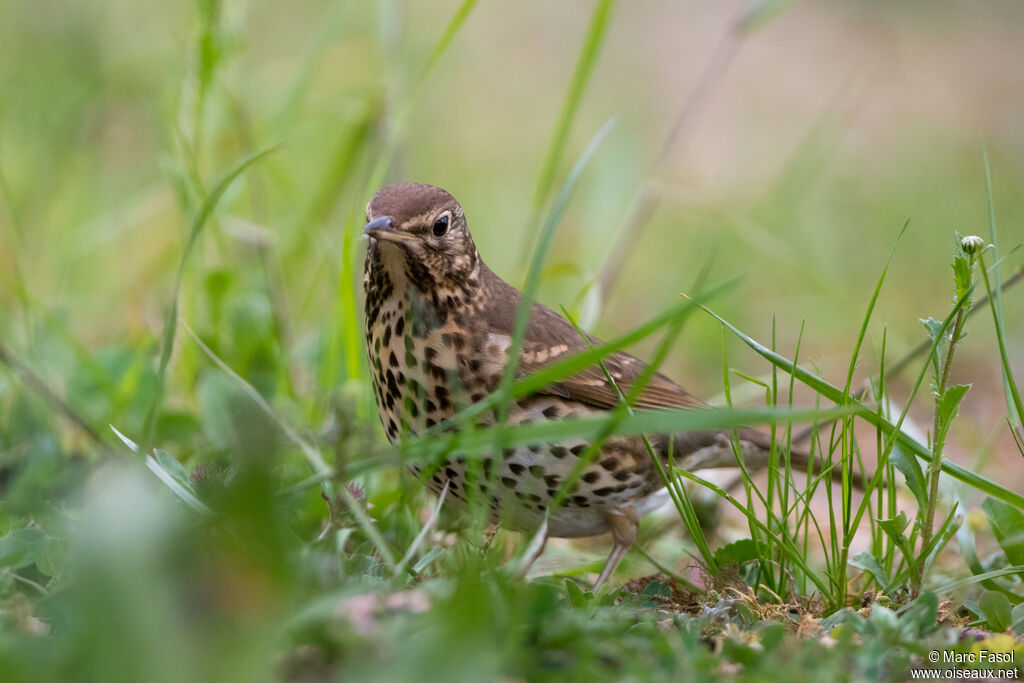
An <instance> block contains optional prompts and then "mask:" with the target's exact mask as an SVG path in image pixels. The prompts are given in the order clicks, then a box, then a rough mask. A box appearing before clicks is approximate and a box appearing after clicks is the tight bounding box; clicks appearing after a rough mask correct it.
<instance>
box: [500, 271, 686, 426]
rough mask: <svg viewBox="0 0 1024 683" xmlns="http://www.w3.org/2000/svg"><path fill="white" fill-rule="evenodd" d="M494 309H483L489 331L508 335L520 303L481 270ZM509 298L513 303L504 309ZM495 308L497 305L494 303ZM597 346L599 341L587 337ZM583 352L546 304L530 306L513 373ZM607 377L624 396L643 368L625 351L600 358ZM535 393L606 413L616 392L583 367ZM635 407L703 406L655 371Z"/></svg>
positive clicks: (596, 367) (584, 347)
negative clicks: (519, 352) (575, 402)
mask: <svg viewBox="0 0 1024 683" xmlns="http://www.w3.org/2000/svg"><path fill="white" fill-rule="evenodd" d="M487 276H489V277H488V278H487V279H488V280H490V281H489V282H488V283H487V284H488V285H489V287H488V289H489V291H490V292H491V294H492V298H491V301H493V302H494V303H495V304H496V305H493V306H491V305H489V306H486V310H485V313H486V314H487V317H488V324H489V327H490V329H491V331H492V333H495V334H500V335H511V334H512V329H513V327H514V325H515V314H516V309H517V308H518V303H519V299H520V294H519V291H518V290H516V289H515V288H513V287H511V286H510V285H508V284H506V283H505V282H504V281H503V280H501V279H500V278H498V277H497V276H496V275H494V274H493V273H491V272H490V271H487V274H486V275H485V277H487ZM512 300H514V304H515V305H511V306H510V305H509V304H510V303H512ZM499 304H500V305H499ZM588 337H589V339H590V343H591V344H592V345H593V346H595V347H597V346H601V345H602V344H603V342H602V341H601V340H600V339H597V338H596V337H592V336H590V335H588ZM587 349H588V346H587V344H586V342H584V341H583V339H582V338H581V337H580V334H579V332H577V331H576V328H575V327H573V326H572V324H571V323H570V322H569V321H568V320H566V319H565V318H563V317H562V316H560V315H559V314H557V313H555V312H554V311H552V310H551V309H550V308H548V307H547V306H544V305H542V304H539V303H535V304H534V305H533V308H532V309H531V311H530V320H529V323H528V325H527V328H526V334H525V336H524V338H523V351H522V354H521V356H520V360H519V374H520V375H528V374H530V373H532V372H535V371H536V370H538V369H540V368H542V367H544V366H546V365H551V364H552V363H556V362H558V361H561V360H564V359H566V358H569V357H571V356H575V355H577V354H579V353H582V352H584V351H586V350H587ZM603 363H604V366H605V368H606V369H607V370H608V374H609V375H611V376H612V379H614V380H615V384H616V385H618V388H619V389H620V390H621V391H622V393H623V394H628V393H629V391H630V389H632V387H633V385H634V383H635V382H636V380H637V378H638V377H639V376H640V374H641V373H642V372H643V370H644V368H646V367H647V366H646V364H645V363H644V362H643V361H642V360H640V359H639V358H636V357H635V356H631V355H630V354H628V353H624V352H621V351H620V352H617V353H613V354H610V355H609V356H606V357H605V358H604V360H603ZM540 393H544V394H551V395H556V396H562V397H564V398H568V399H571V400H574V401H580V402H581V403H586V404H587V405H590V406H593V407H595V408H601V409H609V408H612V407H614V406H616V405H618V404H619V402H620V399H619V393H618V391H616V389H615V387H614V386H613V385H612V384H611V383H610V382H609V381H608V379H607V377H606V376H605V373H604V371H603V370H602V369H601V367H600V365H593V366H591V367H588V368H586V369H584V370H582V371H580V372H578V373H576V374H575V375H572V376H571V377H567V378H565V379H562V380H560V381H558V382H556V383H554V384H551V385H549V386H548V387H546V388H545V389H543V390H542V391H541V392H540ZM634 406H636V407H638V408H686V407H692V408H699V407H705V404H704V403H702V402H701V401H700V400H698V399H697V398H695V397H694V396H693V395H691V394H689V393H688V392H687V391H686V390H685V389H683V388H682V387H681V386H679V385H678V384H676V383H675V382H673V381H672V380H671V379H669V378H668V377H666V376H665V375H663V374H661V373H656V374H655V375H654V376H653V377H651V379H650V381H649V382H648V383H647V385H646V386H645V388H644V390H643V392H642V393H641V394H640V396H639V397H637V399H636V400H635V401H634Z"/></svg>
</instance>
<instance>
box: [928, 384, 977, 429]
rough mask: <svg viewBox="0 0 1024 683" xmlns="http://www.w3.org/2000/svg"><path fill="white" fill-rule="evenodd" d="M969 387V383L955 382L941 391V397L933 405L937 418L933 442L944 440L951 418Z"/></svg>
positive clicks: (955, 413)
mask: <svg viewBox="0 0 1024 683" xmlns="http://www.w3.org/2000/svg"><path fill="white" fill-rule="evenodd" d="M970 388H971V385H970V384H955V385H953V386H951V387H948V388H947V389H946V391H945V392H943V394H942V398H940V399H939V403H938V405H937V406H935V410H936V411H937V412H938V418H939V432H938V434H936V435H935V443H942V442H944V441H945V440H946V433H947V432H949V427H950V425H951V424H952V423H953V418H955V417H956V416H957V413H958V412H959V410H960V402H961V401H963V400H964V396H965V395H966V394H967V390H968V389H970Z"/></svg>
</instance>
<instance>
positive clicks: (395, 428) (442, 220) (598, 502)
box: [363, 184, 807, 589]
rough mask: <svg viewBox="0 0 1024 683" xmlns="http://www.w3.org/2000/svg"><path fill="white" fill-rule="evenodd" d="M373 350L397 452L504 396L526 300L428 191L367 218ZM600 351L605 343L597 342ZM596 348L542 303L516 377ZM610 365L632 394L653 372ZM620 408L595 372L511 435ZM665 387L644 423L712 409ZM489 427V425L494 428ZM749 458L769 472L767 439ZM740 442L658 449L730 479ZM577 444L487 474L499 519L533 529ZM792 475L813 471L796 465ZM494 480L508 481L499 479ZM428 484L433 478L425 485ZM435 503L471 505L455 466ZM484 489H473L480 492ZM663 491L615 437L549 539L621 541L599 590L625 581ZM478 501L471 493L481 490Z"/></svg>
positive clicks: (652, 387) (509, 455)
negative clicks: (619, 571)
mask: <svg viewBox="0 0 1024 683" xmlns="http://www.w3.org/2000/svg"><path fill="white" fill-rule="evenodd" d="M366 219H367V223H366V227H365V229H364V232H365V234H366V235H368V236H369V237H370V240H369V247H368V249H367V252H366V267H365V273H364V280H363V282H364V287H365V290H366V346H367V350H368V353H369V362H370V371H371V374H372V376H373V387H374V391H375V393H376V398H377V408H378V410H379V411H380V419H381V422H382V423H383V424H384V428H385V430H386V432H387V436H388V439H390V440H391V441H392V442H396V441H398V440H399V439H401V438H403V437H404V436H406V435H411V434H416V433H418V432H421V431H422V430H425V429H427V428H429V427H431V426H433V425H435V424H438V423H440V422H441V421H442V420H444V419H445V418H447V417H450V416H451V415H453V414H454V413H455V412H456V411H457V410H458V409H460V408H462V407H464V406H465V405H468V404H469V403H472V402H476V401H479V400H481V399H482V398H484V397H485V396H487V395H488V394H490V393H491V392H493V391H495V389H496V388H497V386H498V384H499V382H500V381H501V377H502V373H503V370H504V368H505V365H506V362H507V360H508V348H509V346H510V339H511V336H512V333H513V326H514V324H515V318H516V314H517V311H518V308H519V304H520V300H521V293H520V292H519V290H517V289H516V288H514V287H512V286H511V285H509V284H508V283H506V282H505V281H504V280H502V279H501V278H500V277H498V276H497V275H495V274H494V272H492V271H491V269H490V268H488V267H487V265H486V264H484V262H483V260H481V258H480V254H479V253H478V252H477V249H476V246H475V245H474V243H473V238H472V237H471V236H470V233H469V228H468V227H467V224H466V217H465V215H464V214H463V212H462V208H461V207H460V206H459V204H458V203H457V202H456V201H455V199H454V198H453V197H452V196H451V195H450V194H448V193H447V192H446V191H444V190H442V189H440V188H437V187H433V186H430V185H419V184H404V185H391V186H388V187H385V188H383V189H381V190H380V191H379V192H377V194H376V195H374V197H373V199H372V200H370V203H369V204H368V205H367V207H366ZM590 340H591V342H592V343H594V344H599V343H600V342H599V340H597V339H596V338H593V337H591V338H590ZM586 349H587V345H586V342H585V341H584V340H583V339H582V338H581V337H580V335H579V333H578V332H577V331H576V329H575V328H574V327H573V326H572V325H571V324H570V323H569V322H568V321H567V320H566V319H565V318H563V317H562V316H560V315H558V314H557V313H555V312H554V311H552V310H551V309H549V308H547V307H545V306H543V305H541V304H539V303H534V304H533V306H532V308H531V310H530V317H529V323H528V326H527V328H526V335H525V338H524V340H523V344H522V350H521V354H520V358H519V364H518V374H519V375H526V374H529V373H531V372H534V371H535V370H537V369H538V368H540V367H542V366H544V365H547V364H550V363H552V362H555V361H558V360H560V359H563V358H566V357H568V356H570V355H573V354H577V353H580V352H581V351H584V350H586ZM604 365H605V368H606V369H607V371H608V372H609V374H610V375H611V376H612V378H613V379H614V381H615V383H616V384H617V385H618V388H619V390H621V391H623V392H628V391H629V389H630V387H631V386H632V385H633V382H634V381H635V380H636V379H637V377H638V375H639V374H640V373H641V371H642V370H643V368H644V367H645V366H644V363H643V362H642V361H640V360H639V359H637V358H635V357H634V356H631V355H629V354H627V353H614V354H612V355H610V356H608V357H606V358H605V359H604ZM619 401H620V397H619V393H618V390H616V387H615V386H613V385H612V384H611V383H610V382H608V381H607V379H606V376H605V374H604V371H603V370H602V369H601V368H600V367H598V366H594V367H591V368H589V369H587V370H584V371H582V372H580V373H578V374H576V375H573V376H571V377H569V378H566V379H563V380H560V381H558V382H557V383H555V384H552V385H550V386H548V387H546V388H545V389H543V390H541V391H538V392H537V393H535V394H533V395H531V396H529V397H526V398H523V399H520V400H518V401H516V402H515V403H514V404H513V405H512V406H510V408H509V410H508V414H507V423H508V424H522V423H526V422H539V421H543V420H556V419H562V418H567V417H573V416H583V415H592V414H594V413H603V412H606V411H609V410H611V409H612V408H613V407H615V406H616V404H618V403H619ZM704 406H705V404H703V403H702V402H701V401H699V400H697V399H696V398H694V397H693V396H692V395H690V394H689V393H687V392H686V391H685V390H684V389H683V388H682V387H680V386H679V385H678V384H676V383H675V382H673V381H672V380H671V379H669V378H668V377H665V376H664V375H661V374H655V375H654V376H653V378H652V379H651V380H650V382H649V384H648V385H647V386H646V388H645V389H644V390H643V392H642V393H641V394H640V395H639V397H638V398H637V400H636V402H635V406H634V407H636V408H638V409H645V408H647V409H657V408H678V407H692V408H701V407H704ZM490 419H491V420H493V416H492V417H491V418H490ZM738 434H739V446H740V447H741V452H742V454H743V456H744V458H745V460H746V461H747V462H748V463H749V464H751V466H764V463H765V462H766V461H767V453H768V448H769V439H768V437H767V435H765V434H763V433H761V432H758V431H756V430H752V429H741V430H739V432H738ZM731 439H732V433H731V430H730V432H729V433H725V432H722V431H688V432H681V433H677V434H672V435H667V434H663V435H659V436H654V437H651V438H650V442H651V444H652V446H653V449H654V451H655V453H656V454H657V455H658V456H659V457H661V458H662V459H667V457H668V453H669V442H670V440H671V441H673V442H674V443H673V444H672V450H673V455H674V458H675V460H676V462H677V463H688V467H690V468H693V469H699V468H703V467H715V466H734V465H735V463H736V459H735V454H734V450H733V445H732V441H731ZM587 445H588V444H587V443H585V442H584V441H582V440H580V439H576V440H572V441H568V442H562V443H554V444H538V445H531V446H529V447H520V448H515V449H506V450H505V451H504V452H503V453H501V454H500V457H498V458H494V459H493V460H485V461H484V462H483V466H484V473H485V474H488V475H490V476H488V477H482V478H481V482H485V481H490V482H493V484H494V489H493V490H486V493H487V494H488V496H489V498H490V506H491V515H492V517H493V519H494V521H496V522H500V523H501V524H503V525H505V526H507V527H509V528H513V529H520V530H528V529H532V528H537V527H538V525H540V524H541V522H542V520H543V519H544V516H545V514H547V513H548V512H549V511H548V505H549V503H550V502H551V501H552V499H553V497H554V496H555V495H556V493H557V492H558V489H559V486H560V485H561V484H562V482H563V480H564V478H565V477H566V476H567V474H568V473H569V472H570V471H571V470H572V469H573V465H574V464H575V463H576V462H577V461H578V459H579V458H580V456H581V455H582V454H583V452H584V451H585V449H586V448H587ZM791 458H792V462H793V463H794V465H797V466H799V465H804V466H806V464H807V458H806V455H804V454H800V453H797V452H795V451H794V452H793V453H792V454H791ZM494 467H497V468H498V470H497V471H496V472H495V471H494ZM428 474H429V473H428ZM426 479H427V481H426V483H427V485H428V486H429V487H430V489H431V490H432V491H433V492H434V493H440V491H441V490H442V489H443V488H444V487H445V486H446V485H447V487H448V496H449V499H452V500H454V501H457V502H459V503H464V502H465V500H466V498H467V494H468V493H469V491H467V489H468V488H469V487H468V486H467V481H466V479H467V467H466V463H465V462H464V461H461V460H459V459H453V460H451V461H449V462H446V463H444V464H443V465H442V466H441V467H440V468H439V469H437V470H436V471H435V472H434V473H433V474H432V475H430V476H428V477H426ZM481 482H476V486H484V484H483V483H481ZM662 487H663V482H662V479H661V477H660V476H659V474H658V472H657V469H656V467H655V466H654V464H653V463H652V462H651V459H650V456H649V454H648V452H647V450H646V448H645V446H644V444H643V442H642V440H641V438H640V437H613V438H610V439H608V440H607V441H606V442H605V443H604V444H603V445H602V447H601V450H600V452H599V453H598V455H597V457H596V458H594V459H593V461H592V462H591V463H590V464H589V465H588V466H587V467H586V468H585V469H584V470H583V473H582V476H581V477H580V478H579V480H578V481H577V483H576V485H575V488H574V489H572V490H571V491H570V492H569V495H568V496H567V497H566V498H565V500H564V502H563V504H562V505H561V506H560V507H559V509H557V510H553V511H551V512H550V517H549V519H548V534H549V535H552V536H558V537H580V536H594V535H598V534H601V533H604V532H606V531H611V532H612V537H613V540H614V547H613V549H612V552H611V554H610V556H609V558H608V561H607V562H606V563H605V566H604V569H603V570H602V571H601V574H600V576H599V577H598V579H597V582H596V584H595V589H596V588H597V587H599V586H600V585H601V584H602V583H603V582H604V581H605V580H606V579H607V578H608V577H609V576H610V575H611V573H612V572H613V571H614V570H615V568H616V566H617V565H618V563H619V561H620V560H621V559H622V557H623V556H624V555H625V552H626V551H627V550H628V549H629V547H630V545H631V544H632V543H633V541H634V540H635V538H636V533H637V525H638V519H639V517H641V516H643V515H644V514H646V513H647V512H650V511H651V510H652V509H653V508H654V507H656V506H657V505H658V504H660V503H661V501H662V497H660V496H657V495H656V494H657V492H658V491H659V490H660V489H662ZM474 488H475V487H474Z"/></svg>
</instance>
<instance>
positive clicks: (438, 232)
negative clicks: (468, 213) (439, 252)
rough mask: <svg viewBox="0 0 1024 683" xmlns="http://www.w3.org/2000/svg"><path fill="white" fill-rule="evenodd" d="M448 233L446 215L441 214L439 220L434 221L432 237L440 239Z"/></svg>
mask: <svg viewBox="0 0 1024 683" xmlns="http://www.w3.org/2000/svg"><path fill="white" fill-rule="evenodd" d="M446 232H448V214H442V215H441V217H440V218H438V219H437V220H436V221H434V235H435V236H436V237H441V236H442V235H444V234H445V233H446Z"/></svg>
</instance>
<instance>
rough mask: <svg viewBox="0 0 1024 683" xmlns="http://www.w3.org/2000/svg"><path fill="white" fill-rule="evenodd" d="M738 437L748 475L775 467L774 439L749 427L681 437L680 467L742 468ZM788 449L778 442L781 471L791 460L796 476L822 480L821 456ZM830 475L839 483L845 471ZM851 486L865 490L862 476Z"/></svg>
mask: <svg viewBox="0 0 1024 683" xmlns="http://www.w3.org/2000/svg"><path fill="white" fill-rule="evenodd" d="M734 436H735V437H736V440H737V443H738V444H739V454H740V455H741V456H742V458H743V466H744V467H745V468H746V469H747V471H748V472H754V471H759V470H763V469H766V468H767V467H769V466H770V465H771V447H772V443H771V437H770V436H769V435H768V434H765V433H764V432H760V431H758V430H756V429H751V428H749V427H741V428H739V429H737V430H736V432H735V434H734V433H733V432H732V431H699V432H682V433H680V434H677V435H676V436H675V443H674V444H673V446H674V450H675V461H676V465H677V466H678V467H681V468H682V469H684V470H687V471H693V470H702V469H711V468H723V467H738V463H737V460H736V457H737V449H736V448H735V447H734V445H733V440H734V439H733V437H734ZM785 446H786V444H785V443H781V442H778V441H777V442H776V444H775V448H776V451H777V452H778V465H779V467H784V466H785V463H786V458H787V456H788V458H789V466H790V468H791V469H792V470H793V471H794V472H802V473H805V474H811V475H813V476H818V475H819V474H820V473H821V472H822V470H823V469H825V465H824V463H823V462H822V461H821V458H820V457H818V456H817V455H815V456H814V457H813V458H812V456H811V454H810V453H809V452H808V451H806V450H804V449H802V448H799V447H796V446H792V447H790V449H789V451H788V453H787V451H786V448H785ZM830 474H831V477H832V479H834V480H836V481H840V480H841V479H842V470H841V469H840V468H839V466H838V465H833V466H832V469H831V472H830ZM851 482H852V483H853V485H854V486H855V487H856V488H858V489H863V488H864V479H863V476H862V475H861V474H860V473H853V474H852V475H851Z"/></svg>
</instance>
